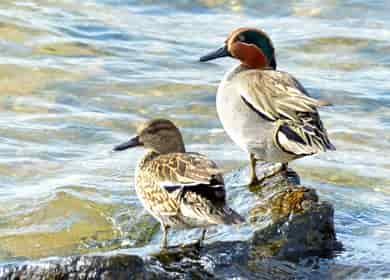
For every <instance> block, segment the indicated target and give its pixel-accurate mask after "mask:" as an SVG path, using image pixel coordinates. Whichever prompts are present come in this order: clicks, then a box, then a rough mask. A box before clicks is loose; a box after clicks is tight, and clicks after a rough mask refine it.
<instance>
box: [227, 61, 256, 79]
mask: <svg viewBox="0 0 390 280" xmlns="http://www.w3.org/2000/svg"><path fill="white" fill-rule="evenodd" d="M246 70H250V68H248V67H246V66H245V65H243V64H237V65H235V66H233V68H231V69H230V70H229V71H228V72H226V74H225V76H224V77H223V81H227V82H228V81H230V80H231V79H233V78H234V77H235V76H236V75H237V74H238V73H240V72H242V71H246Z"/></svg>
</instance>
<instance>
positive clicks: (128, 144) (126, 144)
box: [113, 136, 142, 152]
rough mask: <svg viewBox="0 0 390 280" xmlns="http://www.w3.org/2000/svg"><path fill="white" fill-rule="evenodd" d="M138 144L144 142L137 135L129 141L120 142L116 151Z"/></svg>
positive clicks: (115, 148) (140, 144)
mask: <svg viewBox="0 0 390 280" xmlns="http://www.w3.org/2000/svg"><path fill="white" fill-rule="evenodd" d="M137 146H142V143H141V142H140V141H139V137H138V136H135V137H134V138H132V139H130V140H129V141H127V142H125V143H122V144H119V145H118V146H115V147H114V149H113V150H114V151H115V152H119V151H123V150H126V149H129V148H133V147H137Z"/></svg>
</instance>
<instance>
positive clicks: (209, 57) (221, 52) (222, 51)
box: [199, 46, 231, 62]
mask: <svg viewBox="0 0 390 280" xmlns="http://www.w3.org/2000/svg"><path fill="white" fill-rule="evenodd" d="M225 56H231V55H230V53H229V51H228V50H227V47H226V46H224V47H222V48H220V49H218V50H216V51H215V52H212V53H209V54H206V55H204V56H202V57H201V58H200V59H199V61H201V62H204V61H209V60H213V59H216V58H219V57H225Z"/></svg>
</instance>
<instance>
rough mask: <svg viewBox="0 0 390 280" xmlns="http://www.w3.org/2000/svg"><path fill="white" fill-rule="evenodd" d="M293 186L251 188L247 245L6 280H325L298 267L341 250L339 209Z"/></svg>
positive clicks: (27, 265) (21, 267) (57, 262)
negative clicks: (237, 279) (336, 222)
mask: <svg viewBox="0 0 390 280" xmlns="http://www.w3.org/2000/svg"><path fill="white" fill-rule="evenodd" d="M241 173H242V172H241ZM237 174H238V173H237ZM237 174H233V176H230V177H229V178H230V179H229V180H227V185H229V184H232V185H234V184H237V183H239V176H235V175H237ZM288 175H289V176H288ZM292 182H296V183H297V182H299V178H298V177H297V176H296V174H294V173H293V172H291V171H289V172H288V173H280V174H278V175H275V176H272V177H271V178H267V179H266V180H265V181H264V183H263V185H262V186H254V187H251V188H250V191H251V192H252V193H251V194H250V196H252V197H253V196H254V199H253V203H254V205H251V207H250V209H249V210H248V223H249V224H250V227H251V228H252V235H251V236H249V237H248V239H246V240H242V241H216V242H211V243H206V244H205V245H204V246H203V247H202V248H198V247H197V246H195V245H191V244H189V245H186V246H179V247H175V248H170V249H169V250H166V251H160V250H158V249H156V248H155V252H152V253H150V252H149V253H143V254H140V253H139V252H136V251H135V250H132V249H126V250H117V251H112V252H109V253H104V254H95V255H82V256H70V257H64V258H51V259H46V260H41V261H37V262H24V263H16V264H7V265H3V266H2V267H0V279H226V278H233V277H241V278H246V279H295V278H303V279H304V278H310V277H311V276H312V275H314V276H318V271H316V269H315V268H314V269H313V267H311V266H309V267H307V268H305V267H303V268H302V266H299V265H298V261H299V260H300V259H302V258H307V257H310V256H315V257H331V256H332V255H333V254H334V252H336V251H338V250H340V249H341V244H340V243H339V242H338V241H337V240H336V234H335V229H334V224H333V207H332V205H331V204H329V203H328V202H325V201H321V200H320V199H319V197H318V195H317V193H316V191H315V190H314V189H312V188H307V187H304V186H301V185H298V184H294V183H292ZM240 187H242V188H247V187H246V186H240ZM314 267H315V266H314ZM321 273H323V271H322V272H321Z"/></svg>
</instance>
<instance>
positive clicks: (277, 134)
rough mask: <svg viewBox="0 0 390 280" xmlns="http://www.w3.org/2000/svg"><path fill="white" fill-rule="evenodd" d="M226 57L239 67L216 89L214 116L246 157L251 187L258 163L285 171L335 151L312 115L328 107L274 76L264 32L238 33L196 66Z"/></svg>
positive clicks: (282, 75) (283, 76)
mask: <svg viewBox="0 0 390 280" xmlns="http://www.w3.org/2000/svg"><path fill="white" fill-rule="evenodd" d="M226 56H230V57H233V58H237V59H238V60H240V62H241V64H239V65H237V66H235V67H234V68H233V69H232V70H231V71H229V72H228V73H227V74H226V75H225V77H224V78H223V80H222V82H221V83H220V85H219V88H218V93H217V101H216V103H217V111H218V116H219V118H220V120H221V122H222V125H223V127H224V129H225V130H226V132H227V134H228V135H229V136H230V137H231V138H232V139H233V141H234V142H235V143H236V144H237V145H238V146H240V147H241V148H242V149H243V150H245V151H247V152H248V154H249V158H250V163H251V164H250V166H251V169H250V170H251V175H250V184H258V183H260V182H259V180H258V179H257V176H256V161H257V160H261V161H267V162H280V163H282V169H286V168H287V164H288V162H289V161H291V160H294V159H297V158H300V157H304V156H307V155H312V154H315V153H317V152H320V151H327V150H335V147H334V146H333V145H332V143H331V142H330V141H329V138H328V135H327V133H326V130H325V128H324V126H323V124H322V122H321V120H320V116H319V114H318V111H317V107H320V106H324V105H329V103H327V102H325V101H322V100H317V99H314V98H312V97H310V96H309V94H308V93H307V92H306V90H305V89H304V87H303V86H302V85H301V84H300V83H299V82H298V81H297V80H296V79H295V78H294V77H293V76H292V75H290V74H288V73H286V72H282V71H277V70H276V60H275V50H274V47H273V44H272V41H271V39H270V38H269V37H268V36H267V34H266V33H265V32H263V31H262V30H259V29H255V28H238V29H236V30H234V31H233V32H232V33H230V35H229V36H228V38H227V39H226V41H225V45H224V46H223V47H222V48H220V49H219V50H217V51H215V52H212V53H210V54H208V55H205V56H203V57H201V58H200V61H209V60H212V59H216V58H219V57H226ZM279 171H280V170H279Z"/></svg>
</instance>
